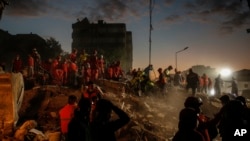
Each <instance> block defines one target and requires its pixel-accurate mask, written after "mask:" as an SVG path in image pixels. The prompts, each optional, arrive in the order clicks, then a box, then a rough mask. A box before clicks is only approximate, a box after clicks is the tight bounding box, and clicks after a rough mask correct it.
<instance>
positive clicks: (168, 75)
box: [163, 65, 173, 83]
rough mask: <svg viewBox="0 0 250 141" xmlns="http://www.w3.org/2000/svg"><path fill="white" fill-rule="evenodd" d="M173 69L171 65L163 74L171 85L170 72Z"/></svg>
mask: <svg viewBox="0 0 250 141" xmlns="http://www.w3.org/2000/svg"><path fill="white" fill-rule="evenodd" d="M172 69H173V67H172V66H171V65H169V66H168V67H167V68H166V69H164V71H163V73H164V75H165V77H166V78H167V82H168V83H171V77H170V71H171V70H172Z"/></svg>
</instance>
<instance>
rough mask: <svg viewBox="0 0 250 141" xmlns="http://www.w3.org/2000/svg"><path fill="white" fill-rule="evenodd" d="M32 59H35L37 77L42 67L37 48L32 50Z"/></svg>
mask: <svg viewBox="0 0 250 141" xmlns="http://www.w3.org/2000/svg"><path fill="white" fill-rule="evenodd" d="M32 57H33V58H34V73H35V75H37V74H38V71H39V69H40V66H41V55H40V54H39V53H38V52H37V50H36V48H34V49H33V50H32Z"/></svg>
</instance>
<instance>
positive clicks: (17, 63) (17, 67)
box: [12, 54, 23, 73]
mask: <svg viewBox="0 0 250 141" xmlns="http://www.w3.org/2000/svg"><path fill="white" fill-rule="evenodd" d="M22 69H23V61H22V59H21V58H20V55H19V54H17V55H16V57H15V59H14V61H13V66H12V72H14V73H18V72H21V71H22Z"/></svg>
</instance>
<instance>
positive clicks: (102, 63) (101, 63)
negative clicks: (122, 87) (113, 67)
mask: <svg viewBox="0 0 250 141" xmlns="http://www.w3.org/2000/svg"><path fill="white" fill-rule="evenodd" d="M104 68H105V60H104V58H103V55H101V56H100V58H99V59H98V70H99V77H102V78H104V74H105V72H104Z"/></svg>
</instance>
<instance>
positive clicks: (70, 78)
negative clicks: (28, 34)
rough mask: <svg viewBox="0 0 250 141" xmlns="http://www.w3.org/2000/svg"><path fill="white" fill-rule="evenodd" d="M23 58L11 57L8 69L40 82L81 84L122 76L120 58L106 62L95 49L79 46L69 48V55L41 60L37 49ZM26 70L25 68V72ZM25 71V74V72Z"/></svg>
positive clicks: (116, 78) (117, 78) (115, 78)
mask: <svg viewBox="0 0 250 141" xmlns="http://www.w3.org/2000/svg"><path fill="white" fill-rule="evenodd" d="M27 58H28V59H27V60H23V59H22V58H21V55H20V54H17V55H16V57H15V58H14V59H13V62H12V68H11V71H12V72H14V73H18V72H21V73H23V74H24V76H25V78H27V79H31V78H35V79H37V78H38V76H39V77H40V78H39V79H41V80H42V82H43V83H52V84H59V85H69V86H80V85H82V84H84V85H85V84H87V83H88V82H89V81H93V82H96V81H97V80H98V79H100V78H106V79H112V80H119V79H120V78H121V77H122V76H123V75H124V73H123V70H122V68H121V63H120V61H119V60H117V61H114V62H112V63H109V64H107V63H106V61H105V59H104V56H103V55H100V54H98V51H97V50H94V51H93V53H92V54H89V53H87V52H86V51H85V49H82V50H81V51H78V50H77V49H75V48H74V49H72V52H71V53H70V54H69V55H68V56H61V55H58V56H57V57H55V58H50V59H46V60H42V58H41V55H40V54H39V53H38V51H37V50H36V48H34V49H33V50H32V52H31V53H30V54H28V56H27ZM24 70H26V71H24ZM24 72H26V73H24Z"/></svg>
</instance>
